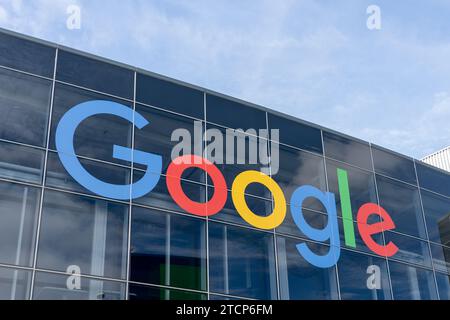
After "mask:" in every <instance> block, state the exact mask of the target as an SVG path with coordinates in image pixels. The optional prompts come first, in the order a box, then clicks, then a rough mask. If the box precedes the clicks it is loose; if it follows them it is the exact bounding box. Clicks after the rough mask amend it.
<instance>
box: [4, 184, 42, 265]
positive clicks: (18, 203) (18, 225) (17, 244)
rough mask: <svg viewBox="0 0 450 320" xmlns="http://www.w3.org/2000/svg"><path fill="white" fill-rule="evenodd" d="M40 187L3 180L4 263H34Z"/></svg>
mask: <svg viewBox="0 0 450 320" xmlns="http://www.w3.org/2000/svg"><path fill="white" fill-rule="evenodd" d="M40 194H41V192H40V190H39V189H38V188H33V187H28V186H22V185H18V184H12V183H6V182H0V263H4V264H11V265H20V266H25V267H31V266H32V265H33V256H34V244H35V238H36V225H37V216H38V210H39V198H40Z"/></svg>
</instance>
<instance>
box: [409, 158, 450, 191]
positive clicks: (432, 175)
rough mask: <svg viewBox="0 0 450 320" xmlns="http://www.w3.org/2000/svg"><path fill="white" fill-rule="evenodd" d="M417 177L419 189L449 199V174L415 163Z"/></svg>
mask: <svg viewBox="0 0 450 320" xmlns="http://www.w3.org/2000/svg"><path fill="white" fill-rule="evenodd" d="M416 168H417V176H418V178H419V183H420V187H421V188H426V189H428V190H431V191H434V192H437V193H440V194H443V195H445V196H447V197H450V174H447V173H445V172H443V171H441V170H438V169H435V168H432V167H430V166H428V165H425V164H422V163H420V162H416Z"/></svg>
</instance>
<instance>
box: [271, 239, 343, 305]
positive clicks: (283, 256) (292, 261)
mask: <svg viewBox="0 0 450 320" xmlns="http://www.w3.org/2000/svg"><path fill="white" fill-rule="evenodd" d="M300 242H302V241H299V240H295V239H290V238H285V237H277V250H278V265H279V277H280V290H281V299H288V300H329V299H338V293H337V282H336V269H335V267H332V268H325V269H321V268H317V267H315V266H313V265H311V264H309V263H308V262H307V261H306V260H304V259H303V257H302V256H301V255H300V254H299V252H298V250H297V248H296V245H297V244H298V243H300ZM308 247H309V248H310V249H311V250H314V253H317V254H319V255H322V254H326V253H327V252H328V250H329V247H328V246H324V245H319V244H315V243H308Z"/></svg>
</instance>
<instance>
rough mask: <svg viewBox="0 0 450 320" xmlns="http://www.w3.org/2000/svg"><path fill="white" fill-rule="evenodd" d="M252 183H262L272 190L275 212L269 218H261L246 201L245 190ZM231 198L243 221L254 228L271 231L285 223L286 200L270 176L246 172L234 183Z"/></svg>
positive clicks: (251, 171) (257, 172) (256, 172)
mask: <svg viewBox="0 0 450 320" xmlns="http://www.w3.org/2000/svg"><path fill="white" fill-rule="evenodd" d="M251 183H260V184H262V185H263V186H265V187H266V188H267V189H269V190H270V192H271V193H272V196H273V200H274V208H273V212H272V213H271V214H270V215H268V216H267V217H263V216H259V215H256V214H255V213H253V212H252V211H251V210H250V209H249V207H248V206H247V202H246V201H245V190H246V189H247V187H248V185H249V184H251ZM231 196H232V198H233V203H234V206H235V208H236V210H237V212H238V213H239V214H240V215H241V217H242V219H244V220H245V221H246V222H248V223H249V224H251V225H252V226H254V227H256V228H259V229H264V230H270V229H274V228H276V227H278V226H279V225H280V224H282V223H283V221H284V218H285V217H286V199H285V197H284V194H283V190H281V188H280V186H279V185H278V184H277V183H276V182H275V180H273V179H272V178H271V177H269V176H268V175H265V174H264V173H261V172H259V171H253V170H250V171H244V172H242V173H241V174H239V175H238V176H237V177H236V179H235V180H234V181H233V186H232V188H231Z"/></svg>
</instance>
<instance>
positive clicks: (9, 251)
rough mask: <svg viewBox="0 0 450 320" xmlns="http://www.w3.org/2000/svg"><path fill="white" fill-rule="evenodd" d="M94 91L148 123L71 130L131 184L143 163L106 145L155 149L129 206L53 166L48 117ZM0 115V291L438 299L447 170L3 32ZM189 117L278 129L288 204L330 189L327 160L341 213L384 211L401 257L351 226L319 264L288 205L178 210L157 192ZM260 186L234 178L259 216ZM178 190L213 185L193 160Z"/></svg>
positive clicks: (313, 214)
mask: <svg viewBox="0 0 450 320" xmlns="http://www.w3.org/2000/svg"><path fill="white" fill-rule="evenodd" d="M91 100H108V101H114V102H118V103H120V104H123V105H125V106H128V107H129V108H133V109H135V110H136V111H137V112H139V113H140V114H141V115H142V116H144V117H145V118H146V119H149V120H150V122H151V124H150V125H149V126H147V127H145V128H144V129H142V130H135V129H134V128H133V124H132V123H129V122H127V121H125V120H122V119H121V118H118V117H114V116H111V115H98V116H95V117H92V118H89V119H87V120H86V121H84V122H83V123H82V124H81V125H80V127H79V128H78V129H77V131H76V136H75V139H74V145H75V150H76V152H77V155H78V157H79V159H80V162H81V163H82V165H83V166H84V167H85V168H86V170H87V171H89V172H90V173H91V174H92V175H94V176H95V177H98V178H99V179H101V180H103V181H107V182H109V183H114V184H128V183H130V182H132V181H136V179H139V178H140V177H142V175H143V174H144V172H145V167H141V166H139V165H132V164H131V163H129V162H126V161H121V160H118V159H115V158H113V157H112V146H113V145H114V144H117V145H120V146H124V147H129V148H135V149H136V150H141V151H145V152H151V153H156V154H160V155H162V157H163V172H162V175H161V179H160V180H159V183H158V185H157V186H156V188H155V189H154V190H153V191H152V192H150V193H148V194H147V195H145V196H143V197H140V198H137V199H133V200H130V201H116V200H111V199H108V198H103V197H101V196H98V195H96V194H93V193H91V192H90V191H88V190H86V189H84V188H83V187H82V186H81V185H80V184H78V183H77V182H76V181H75V180H74V179H73V178H72V177H71V176H70V175H69V174H68V173H67V172H66V170H65V169H64V167H63V166H62V164H61V162H60V159H59V157H58V154H57V153H56V147H55V130H56V127H57V125H58V123H59V120H60V119H61V117H62V116H63V115H64V114H65V113H66V112H67V111H68V110H69V109H70V108H72V107H73V106H75V105H78V104H80V103H82V102H86V101H91ZM0 110H1V116H0V298H1V299H378V300H383V299H396V300H404V299H423V300H425V299H441V300H448V299H449V298H450V285H449V279H450V175H449V174H447V173H445V172H444V171H440V170H439V169H435V168H433V167H431V166H429V165H426V164H424V163H422V162H420V161H416V160H414V159H411V158H409V157H405V156H402V155H399V154H397V153H395V152H392V151H389V150H386V149H384V148H382V147H379V146H375V145H372V144H369V143H367V142H364V141H361V140H358V139H354V138H351V137H348V136H345V135H342V134H339V133H337V132H334V131H331V130H328V129H325V128H322V127H320V126H316V125H313V124H310V123H307V122H304V121H301V120H298V119H295V118H293V117H290V116H286V115H283V114H280V113H278V112H275V111H271V110H269V109H266V108H263V107H259V106H255V105H252V104H249V103H246V102H243V101H239V100H237V99H233V98H230V97H226V96H223V95H220V94H218V93H215V92H212V91H209V90H207V89H203V88H198V87H195V86H192V85H188V84H184V83H181V82H178V81H175V80H171V79H168V78H165V77H162V76H159V75H155V74H152V73H150V72H146V71H144V70H139V69H136V68H133V67H129V66H125V65H121V64H118V63H114V62H111V61H107V60H105V59H100V58H96V57H92V56H90V55H86V54H83V53H80V52H76V51H74V50H71V49H69V48H64V47H60V46H57V45H53V44H49V43H46V42H42V41H38V40H34V39H29V38H28V37H23V36H20V35H17V34H13V33H10V32H7V31H2V32H0ZM195 121H200V122H201V123H202V126H203V130H205V129H208V128H216V129H219V130H225V129H226V128H232V129H234V128H242V129H244V130H245V129H248V128H255V129H265V128H267V129H270V128H277V129H280V137H279V158H280V161H279V163H280V168H279V170H278V172H277V173H276V174H273V175H272V178H273V179H274V180H275V181H276V182H277V183H278V184H279V185H280V186H281V188H282V189H283V191H284V193H285V195H286V199H288V198H289V197H290V194H292V192H293V190H294V189H295V188H297V187H298V186H301V185H312V186H315V187H317V188H319V189H321V190H328V191H330V192H333V193H335V194H336V195H338V194H339V187H338V180H337V179H338V178H337V174H336V169H337V168H342V169H345V170H346V171H347V172H348V178H349V181H350V182H349V188H350V194H351V205H352V208H355V209H357V208H359V207H360V206H361V204H364V203H366V202H373V203H379V204H380V205H381V206H383V207H384V208H385V209H386V210H387V211H388V212H389V213H390V215H391V216H392V219H393V220H394V221H395V224H396V228H395V229H394V230H391V231H385V232H383V233H381V234H379V235H378V237H377V239H375V240H376V241H378V242H379V243H388V242H389V241H393V242H394V243H396V244H397V246H398V247H399V252H398V253H397V254H396V255H394V256H393V257H389V258H387V257H382V256H378V255H375V254H374V253H372V252H371V251H370V250H369V249H368V248H367V246H365V245H364V243H363V242H362V240H361V239H360V237H359V236H358V233H357V232H356V242H357V246H356V248H349V247H347V246H345V244H344V241H343V240H342V241H341V246H342V248H341V256H340V259H339V261H338V263H337V264H336V265H335V266H333V267H331V268H324V269H321V268H317V267H314V266H312V265H311V264H309V263H308V262H307V261H306V260H304V259H303V257H302V256H301V255H299V253H298V252H297V249H296V244H298V243H301V242H302V243H305V242H306V243H308V246H309V247H310V248H312V249H313V250H315V251H316V252H327V251H328V248H327V247H328V246H329V245H330V244H329V243H327V242H326V241H325V242H314V241H311V240H310V239H308V238H307V237H305V235H303V234H302V233H301V232H300V231H299V229H298V228H297V227H296V226H295V224H294V222H293V220H292V217H290V214H289V210H288V214H287V216H286V219H285V221H284V222H283V223H282V224H281V225H280V226H279V227H278V228H276V229H275V230H265V231H264V230H260V229H256V228H254V227H252V226H250V225H249V224H247V223H246V222H245V221H244V220H243V219H242V218H241V217H240V216H239V214H238V213H237V212H236V211H235V208H234V207H233V203H232V202H231V200H230V197H229V198H228V201H227V203H226V205H225V207H224V209H223V210H222V211H221V212H220V213H219V214H217V215H214V216H211V217H198V216H194V215H190V214H188V213H186V212H185V211H183V210H182V209H181V208H180V207H178V206H177V204H176V203H175V202H174V201H173V199H172V198H171V197H170V195H169V193H168V190H167V186H166V183H165V172H166V169H167V166H168V164H169V162H170V161H171V150H172V147H173V146H174V145H175V144H176V143H177V142H173V141H171V134H172V132H173V131H174V130H175V129H178V128H184V129H186V130H188V131H189V132H193V131H194V130H195V128H194V126H195ZM266 138H267V137H266ZM261 139H264V137H263V138H261ZM266 142H267V144H269V141H268V140H267V141H266ZM218 166H219V168H220V170H221V171H222V173H223V174H224V176H225V179H226V181H227V185H228V186H229V187H230V186H231V183H232V181H233V179H234V178H235V177H236V176H237V175H238V174H239V173H240V172H242V171H245V170H259V169H260V166H259V165H257V164H234V165H232V164H230V165H227V164H225V165H218ZM259 187H260V186H258V185H255V186H254V185H251V187H249V188H248V189H247V195H246V201H247V204H248V206H249V207H250V208H252V209H254V211H255V212H259V213H263V214H264V212H265V213H267V214H270V212H271V211H272V206H273V203H272V202H273V201H272V198H271V195H270V193H269V191H268V190H267V189H265V188H263V187H261V188H259ZM183 190H184V192H185V193H186V194H187V195H188V196H189V198H190V199H192V200H195V201H198V202H204V201H206V200H207V199H209V198H210V197H211V195H212V194H213V192H214V188H213V187H212V186H211V185H210V181H209V180H208V179H207V177H206V175H205V173H204V172H202V171H201V170H192V171H189V172H187V173H186V174H185V175H183ZM336 201H339V197H336ZM336 207H337V209H338V216H339V217H338V220H339V228H340V230H342V228H343V227H342V224H343V221H342V214H341V212H340V208H341V207H340V204H339V203H337V206H336ZM324 211H325V210H323V208H322V207H321V206H320V205H318V203H316V202H314V201H310V202H306V203H305V204H304V208H303V212H304V215H305V218H306V220H307V221H308V222H309V223H310V225H311V226H314V227H316V228H321V227H323V226H324V225H325V224H326V223H327V217H328V216H327V213H326V212H324ZM355 225H356V223H355ZM341 237H343V235H342V232H341ZM370 266H377V268H378V273H377V275H378V278H377V281H378V283H377V285H376V286H375V287H370V286H369V285H368V284H369V283H368V282H369V278H370V276H371V274H370V272H368V268H369V267H370ZM80 274H81V276H79V275H80Z"/></svg>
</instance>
